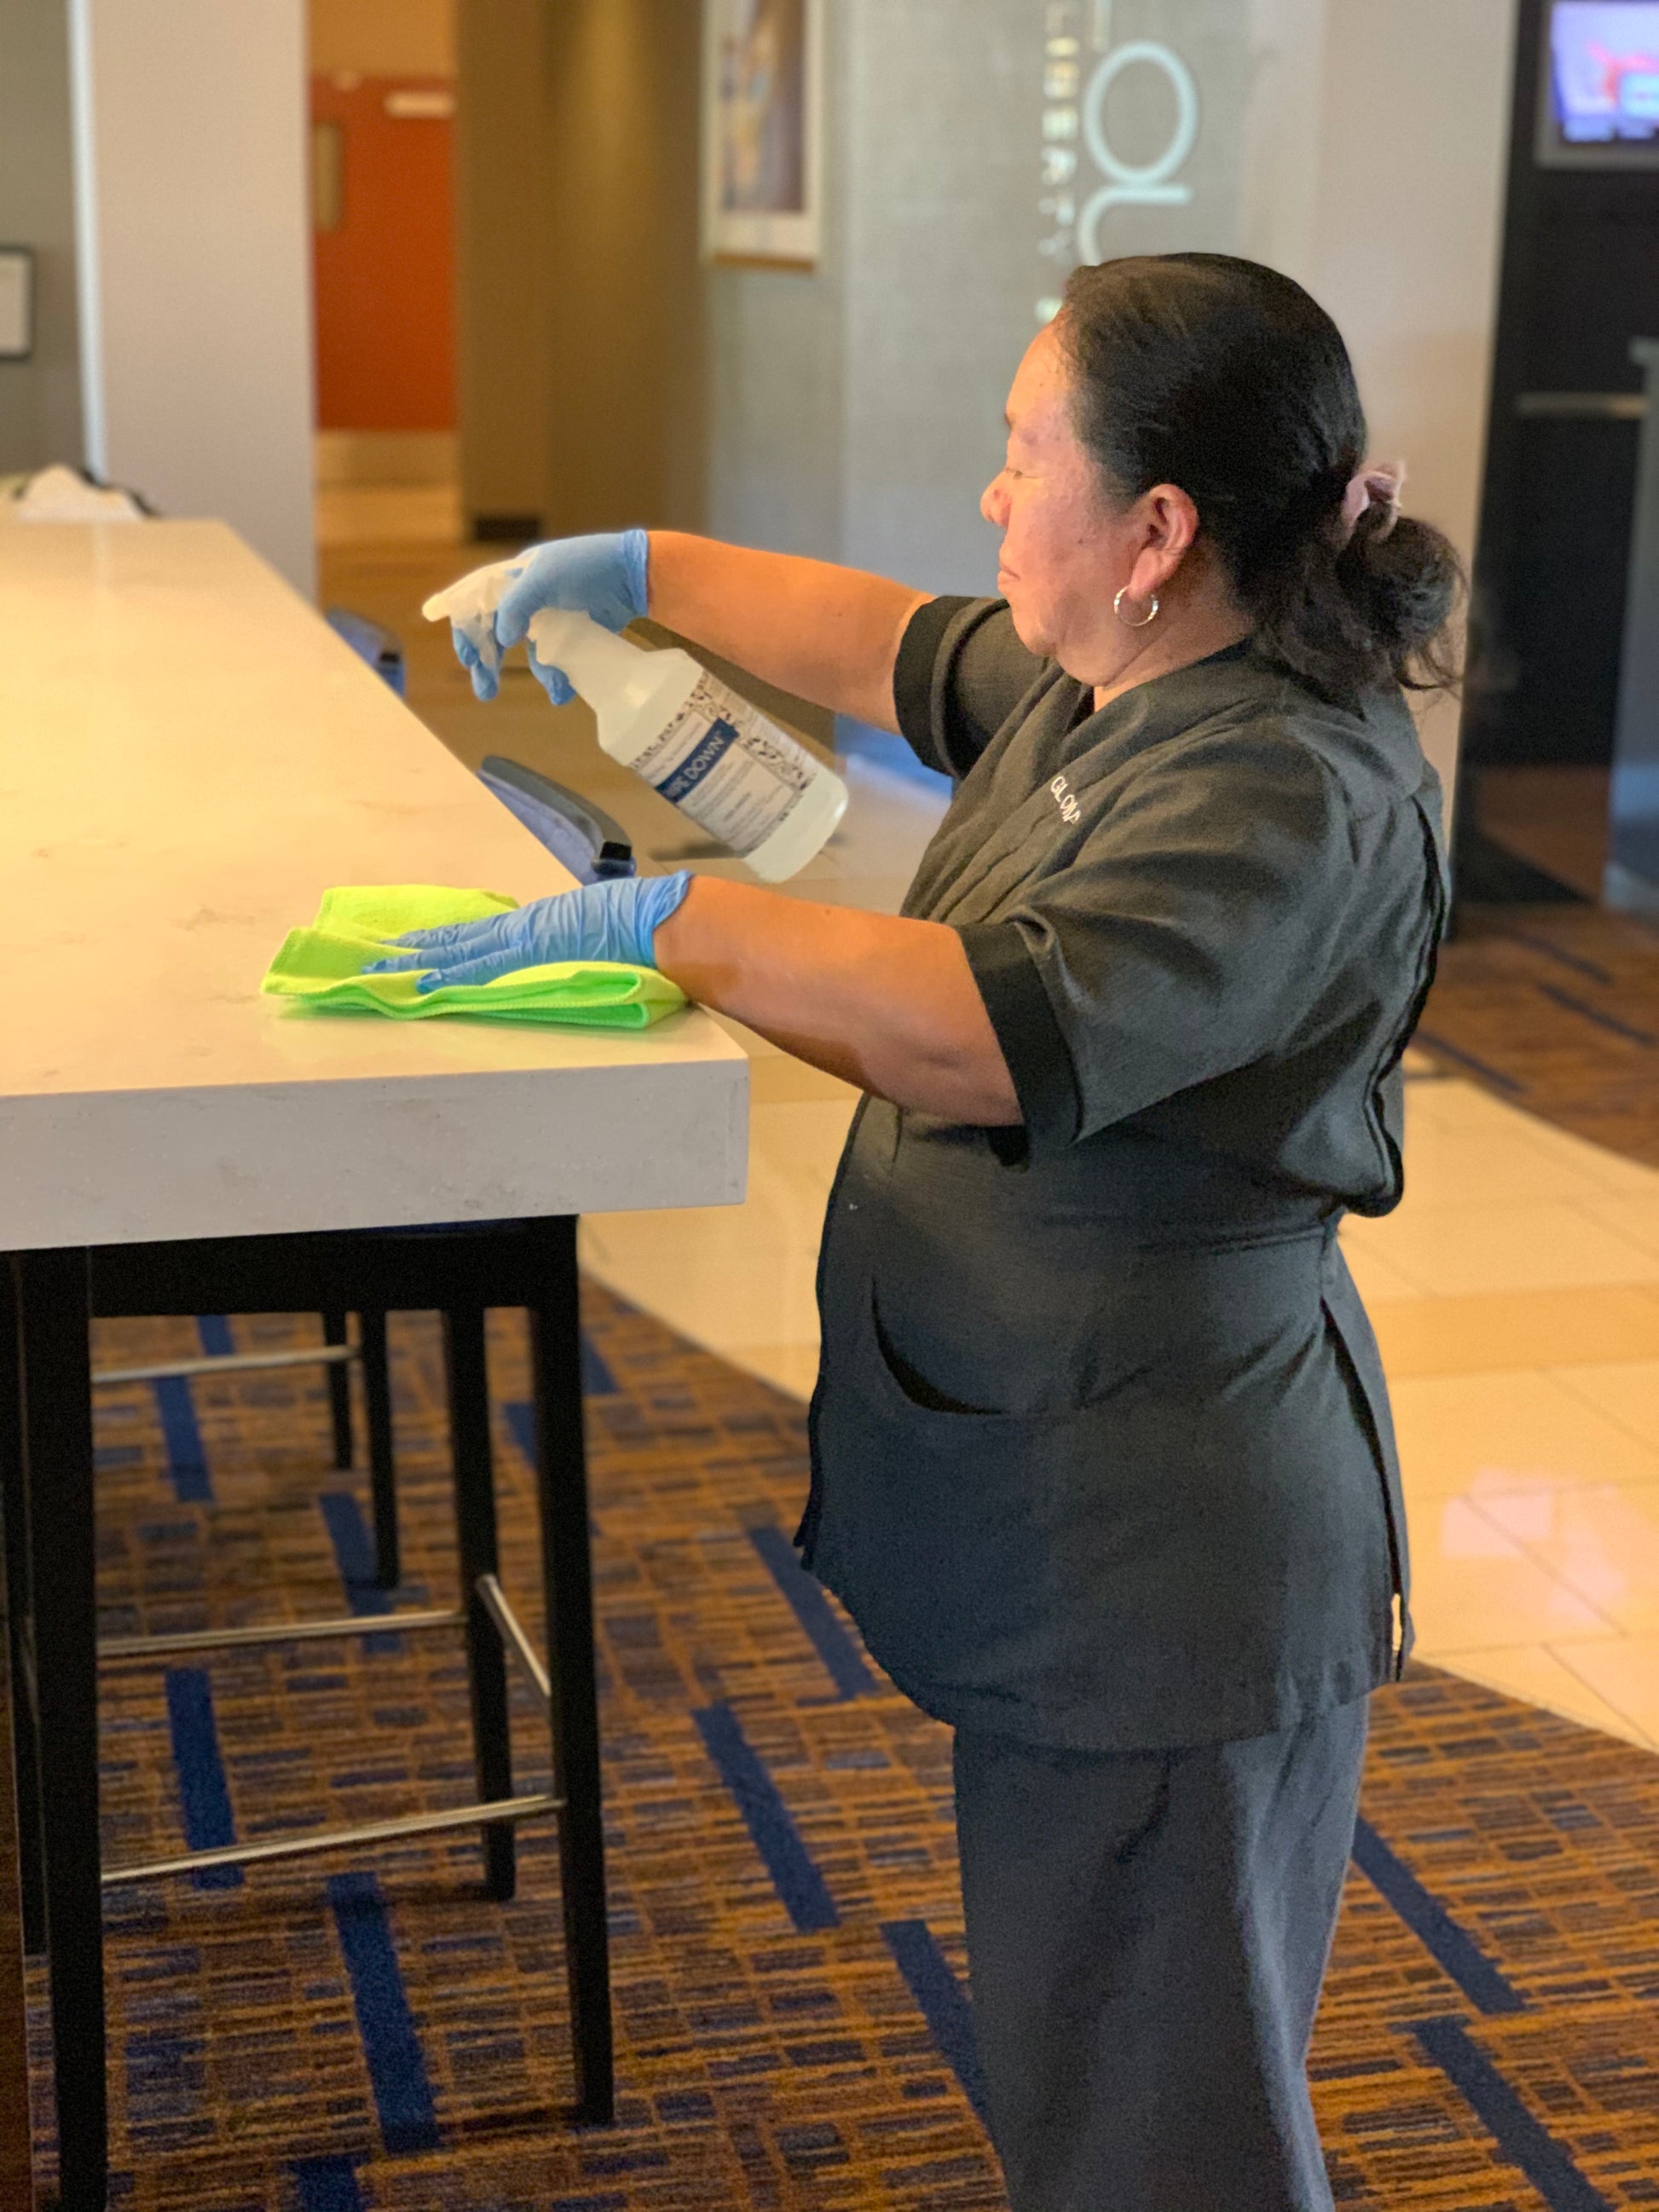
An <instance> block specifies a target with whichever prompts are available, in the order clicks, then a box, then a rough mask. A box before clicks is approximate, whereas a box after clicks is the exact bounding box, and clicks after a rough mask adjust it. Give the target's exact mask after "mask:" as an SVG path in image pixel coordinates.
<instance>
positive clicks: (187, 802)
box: [0, 521, 747, 1250]
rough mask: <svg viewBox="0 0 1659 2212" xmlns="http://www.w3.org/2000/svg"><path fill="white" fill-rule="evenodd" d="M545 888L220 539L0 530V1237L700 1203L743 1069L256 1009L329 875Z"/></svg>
mask: <svg viewBox="0 0 1659 2212" xmlns="http://www.w3.org/2000/svg"><path fill="white" fill-rule="evenodd" d="M568 881H569V878H568V876H566V874H565V872H564V871H563V870H562V868H561V866H559V864H558V862H557V861H556V860H554V859H553V858H552V856H551V855H550V854H548V853H546V852H544V850H543V848H541V847H540V846H539V845H538V843H537V842H535V840H534V839H533V838H532V836H530V835H529V833H528V832H527V831H526V830H525V829H521V828H520V825H519V824H518V823H516V822H515V821H514V820H513V817H511V816H510V815H509V814H508V813H507V811H506V809H505V808H504V807H502V806H501V805H499V804H498V803H497V801H496V800H495V799H493V798H491V797H490V795H489V793H488V792H486V791H485V789H484V788H483V786H482V785H481V784H480V783H478V782H477V780H476V779H475V778H474V777H473V776H472V775H471V773H470V772H469V771H468V770H467V769H465V768H464V767H462V766H461V764H460V763H459V762H458V761H456V760H455V759H454V758H453V756H452V755H451V754H450V753H448V752H447V750H445V748H444V746H443V745H442V744H441V743H440V742H439V740H438V739H437V738H435V737H433V736H432V735H431V734H430V732H428V731H427V730H426V729H425V728H424V727H423V726H422V724H421V723H419V722H418V721H417V720H416V719H415V717H414V716H413V715H412V714H410V712H409V711H408V709H407V708H405V707H404V706H403V705H402V704H401V703H400V702H398V699H396V698H395V697H394V696H393V695H392V692H391V690H389V689H388V688H387V687H386V684H384V683H383V682H382V681H381V680H380V678H379V677H377V676H376V675H375V674H374V671H372V670H371V669H369V668H368V666H367V665H365V664H364V663H363V662H362V661H361V660H359V659H357V658H356V655H355V654H354V653H352V652H351V651H350V650H349V647H346V646H345V645H344V644H343V643H342V642H341V641H340V640H339V639H337V637H336V636H335V635H333V633H332V632H331V630H330V629H328V628H327V626H326V625H325V623H324V622H323V621H322V619H321V617H319V615H318V614H317V613H316V612H315V611H314V610H313V609H312V608H310V607H308V606H307V605H306V604H305V603H304V602H303V601H302V600H301V599H299V598H298V597H297V596H296V595H295V593H294V592H292V591H291V590H290V589H289V587H288V586H287V585H286V584H284V583H283V581H282V580H280V579H279V578H278V577H277V576H276V574H274V573H273V572H272V571H271V570H270V569H269V568H266V567H265V566H264V563H263V562H260V561H259V560H258V558H257V557H256V556H254V555H253V554H252V552H250V551H249V550H248V549H247V548H246V546H245V545H244V544H242V543H241V541H240V539H238V538H236V537H235V536H234V534H233V532H230V531H229V530H228V529H227V528H226V527H225V526H223V525H222V524H218V523H213V522H165V521H163V522H146V523H142V524H133V523H125V524H121V523H112V524H89V525H84V526H81V525H73V526H71V525H64V526H59V525H52V524H32V525H29V526H27V527H25V526H18V527H17V528H15V529H12V530H7V531H4V532H0V1250H8V1249H9V1250H18V1249H27V1248H36V1247H42V1246H50V1245H64V1244H82V1243H125V1242H132V1241H142V1240H146V1239H150V1238H155V1237H210V1236H240V1235H259V1234H269V1233H272V1232H276V1231H283V1230H302V1229H325V1228H351V1227H372V1226H376V1225H390V1224H393V1223H398V1222H432V1221H461V1220H468V1219H477V1220H487V1219H493V1218H507V1217H510V1216H513V1215H519V1214H545V1213H574V1212H589V1211H606V1212H611V1211H617V1210H620V1209H624V1208H629V1207H634V1206H677V1205H685V1206H707V1205H717V1204H721V1203H726V1202H732V1201H735V1200H738V1199H740V1198H741V1197H742V1195H743V1188H744V1151H745V1144H746V1133H747V1115H746V1099H747V1061H746V1060H745V1058H744V1054H743V1051H742V1049H741V1048H740V1047H739V1046H738V1044H736V1043H735V1042H733V1041H732V1039H731V1038H730V1037H729V1036H726V1034H725V1032H724V1031H723V1030H720V1028H719V1027H718V1025H717V1024H714V1022H712V1021H710V1020H709V1019H708V1017H707V1016H705V1015H703V1014H702V1013H700V1012H696V1011H688V1012H685V1013H683V1014H679V1015H676V1016H674V1017H672V1018H671V1019H670V1020H669V1021H667V1022H665V1023H663V1024H660V1025H659V1027H657V1028H655V1029H653V1030H646V1031H643V1032H640V1033H625V1034H619V1033H617V1032H605V1031H599V1030H568V1031H549V1030H541V1029H532V1028H529V1027H524V1028H510V1027H505V1026H499V1027H498V1026H495V1025H491V1024H484V1023H482V1022H467V1021H465V1020H459V1019H458V1020H441V1021H427V1022H421V1023H394V1022H391V1021H386V1020H385V1019H382V1018H377V1017H374V1016H362V1017H349V1016H328V1017H317V1016H310V1017H307V1015H306V1014H304V1013H303V1012H298V1011H296V1010H295V1008H294V1007H293V1006H291V1004H289V1003H287V1002H284V1001H283V1000H277V999H272V998H265V997H262V996H261V994H260V991H259V981H260V978H261V976H262V975H264V970H265V968H266V966H267V965H268V963H269V962H270V957H271V955H272V954H273V953H274V952H275V951H276V947H277V946H278V945H279V944H280V943H281V942H282V939H283V935H284V934H285V933H286V932H287V931H288V930H289V929H290V928H292V927H296V926H297V925H299V924H301V923H305V922H308V921H310V920H311V919H312V917H313V914H314V913H315V911H316V907H317V902H318V899H319V896H320V894H321V893H322V892H323V890H325V889H326V888H327V887H328V886H329V885H331V884H351V883H357V884H374V883H422V882H424V883H434V884H458V885H465V886H469V887H471V886H481V887H484V888H487V889H489V890H498V891H505V892H508V893H510V894H511V895H512V896H514V897H516V898H519V899H520V900H524V899H530V898H533V897H536V896H539V895H541V894H542V893H544V892H546V891H550V890H558V889H560V888H562V886H564V885H565V884H568Z"/></svg>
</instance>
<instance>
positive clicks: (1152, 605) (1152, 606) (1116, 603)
mask: <svg viewBox="0 0 1659 2212" xmlns="http://www.w3.org/2000/svg"><path fill="white" fill-rule="evenodd" d="M1128 596H1129V586H1127V584H1126V585H1125V586H1123V589H1122V590H1121V592H1119V593H1118V595H1117V597H1116V598H1115V599H1114V600H1113V601H1112V612H1113V613H1114V614H1115V616H1116V617H1117V618H1118V620H1119V621H1120V622H1121V623H1123V627H1124V629H1146V626H1147V624H1148V623H1155V622H1156V621H1157V620H1158V593H1157V592H1153V593H1152V598H1151V599H1149V600H1148V601H1147V604H1146V613H1145V614H1144V615H1143V616H1142V617H1141V618H1140V620H1139V622H1138V623H1132V622H1124V621H1123V602H1124V601H1125V599H1127V598H1128Z"/></svg>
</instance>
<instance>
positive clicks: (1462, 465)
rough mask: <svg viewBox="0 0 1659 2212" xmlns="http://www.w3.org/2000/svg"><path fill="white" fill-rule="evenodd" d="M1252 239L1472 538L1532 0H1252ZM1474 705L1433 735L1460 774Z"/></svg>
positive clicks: (1429, 735) (1437, 503)
mask: <svg viewBox="0 0 1659 2212" xmlns="http://www.w3.org/2000/svg"><path fill="white" fill-rule="evenodd" d="M1256 14H1257V28H1258V33H1259V39H1260V48H1259V52H1258V70H1257V78H1256V94H1255V99H1256V112H1255V118H1254V123H1255V138H1254V141H1253V153H1252V161H1251V165H1250V170H1249V179H1248V182H1247V191H1246V212H1247V222H1246V226H1245V246H1244V250H1245V252H1250V253H1255V254H1257V255H1259V256H1260V258H1262V259H1264V260H1268V261H1273V262H1276V263H1277V264H1279V266H1280V267H1281V268H1284V269H1286V270H1289V271H1290V273H1291V275H1292V276H1297V277H1299V278H1300V279H1301V281H1302V282H1303V283H1305V284H1307V285H1308V287H1309V288H1310V290H1312V291H1313V292H1314V293H1315V294H1316V296H1317V297H1318V298H1319V299H1320V300H1321V301H1322V302H1323V303H1324V305H1325V306H1326V307H1328V308H1329V309H1330V311H1331V313H1332V314H1333V315H1334V316H1335V318H1336V319H1337V322H1338V323H1339V324H1340V325H1341V328H1342V331H1343V333H1344V335H1345V336H1346V338H1347V340H1348V343H1349V345H1350V347H1351V348H1352V352H1353V356H1354V363H1355V367H1356V368H1357V370H1358V375H1359V383H1360V389H1361V392H1362V393H1363V395H1364V401H1365V408H1366V412H1367V414H1368V415H1369V416H1370V424H1371V436H1372V447H1373V450H1374V452H1375V453H1376V454H1377V455H1378V456H1379V457H1383V458H1387V459H1395V458H1398V457H1403V458H1404V459H1406V460H1407V463H1408V465H1409V467H1410V477H1411V480H1410V483H1409V486H1408V488H1407V505H1408V506H1409V507H1411V508H1412V510H1413V512H1414V513H1419V514H1422V515H1424V516H1425V517H1427V518H1428V520H1431V521H1433V522H1436V523H1438V524H1439V526H1441V528H1442V529H1443V530H1445V531H1447V532H1449V534H1450V536H1451V537H1452V538H1453V539H1454V541H1455V544H1457V546H1458V548H1459V550H1460V551H1461V552H1462V554H1463V556H1464V557H1465V559H1466V560H1468V558H1469V557H1470V556H1472V555H1473V552H1474V534H1475V525H1476V519H1477V513H1478V507H1479V501H1480V477H1481V471H1482V467H1483V463H1484V456H1485V447H1486V405H1487V390H1488V385H1489V382H1490V379H1491V374H1492V339H1493V333H1494V329H1495V325H1496V319H1497V307H1498V254H1499V249H1500V246H1501V242H1502V235H1503V220H1504V178H1505V168H1506V161H1507V155H1508V139H1509V118H1510V97H1511V85H1512V78H1513V68H1514V47H1515V37H1516V0H1387V4H1386V5H1379V4H1378V0H1256ZM1458 715H1459V708H1458V706H1457V702H1455V700H1448V699H1440V700H1437V701H1436V702H1433V703H1431V705H1429V706H1428V707H1427V708H1426V709H1425V713H1424V714H1423V716H1422V718H1421V720H1422V726H1423V733H1424V740H1425V745H1426V746H1427V748H1428V750H1429V751H1430V753H1431V757H1433V759H1434V760H1435V762H1436V764H1437V767H1438V768H1439V769H1440V770H1441V773H1442V775H1443V776H1444V777H1445V779H1446V781H1447V784H1448V788H1449V787H1450V781H1451V772H1452V769H1453V768H1454V766H1455V757H1456V741H1457V722H1458Z"/></svg>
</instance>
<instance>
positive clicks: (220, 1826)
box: [167, 1667, 242, 1889]
mask: <svg viewBox="0 0 1659 2212" xmlns="http://www.w3.org/2000/svg"><path fill="white" fill-rule="evenodd" d="M167 1727H168V1729H169V1731H170V1732H171V1734H172V1737H173V1766H174V1768H175V1770H176V1771H177V1773H178V1776H179V1803H180V1805H181V1806H182V1808H183V1809H184V1816H185V1842H186V1843H187V1844H189V1845H190V1848H191V1850H193V1851H211V1850H221V1849H222V1847H223V1846H224V1845H225V1844H234V1842H235V1840H236V1821H235V1817H234V1814H232V1812H231V1809H230V1785H229V1784H228V1782H227V1780H226V1779H225V1763H224V1760H223V1759H222V1758H221V1757H220V1755H219V1730H218V1728H217V1726H216V1723H215V1721H214V1717H213V1686H212V1685H211V1683H210V1681H209V1680H208V1677H207V1673H206V1670H205V1669H204V1668H201V1667H169V1668H168V1669H167ZM241 1879H242V1869H240V1867H234V1866H231V1867H204V1868H203V1869H202V1870H201V1871H200V1873H198V1874H194V1875H191V1881H193V1882H194V1883H195V1885H196V1887H197V1889H234V1888H235V1887H237V1886H238V1884H239V1883H240V1881H241Z"/></svg>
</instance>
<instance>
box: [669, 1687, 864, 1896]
mask: <svg viewBox="0 0 1659 2212" xmlns="http://www.w3.org/2000/svg"><path fill="white" fill-rule="evenodd" d="M691 1717H692V1719H693V1720H694V1721H696V1724H697V1734H698V1735H700V1736H701V1737H702V1741H703V1747H704V1749H705V1750H706V1751H707V1752H708V1756H709V1757H710V1759H713V1760H714V1764H715V1765H716V1766H717V1767H718V1768H719V1769H720V1778H721V1780H722V1781H723V1782H724V1783H725V1784H726V1788H727V1789H728V1790H730V1791H731V1793H732V1797H733V1798H734V1799H735V1800H736V1802H737V1808H738V1812H739V1813H741V1814H742V1815H743V1820H744V1826H745V1827H746V1828H747V1829H748V1831H749V1833H750V1837H751V1838H753V1841H754V1845H755V1849H756V1850H757V1851H758V1852H759V1853H760V1855H761V1857H762V1858H763V1859H764V1860H765V1862H766V1870H767V1872H768V1873H769V1875H771V1877H772V1887H774V1889H775V1890H776V1891H777V1893H778V1895H779V1897H780V1898H781V1899H782V1900H783V1906H784V1910H785V1911H787V1913H788V1915H789V1917H790V1919H791V1921H792V1922H793V1923H794V1927H795V1929H796V1931H797V1933H798V1934H799V1935H803V1936H805V1935H807V1934H808V1933H810V1932H811V1931H812V1930H814V1929H823V1928H838V1927H840V1925H841V1915H840V1913H838V1912H837V1911H836V1902H835V1899H833V1898H832V1897H831V1896H830V1894H829V1890H828V1889H827V1887H825V1885H824V1880H823V1875H821V1874H820V1873H819V1872H818V1870H817V1867H816V1866H815V1865H814V1864H813V1863H812V1857H811V1853H810V1852H809V1851H808V1850H807V1848H806V1846H805V1844H804V1843H803V1842H802V1841H801V1838H800V1832H799V1829H798V1828H797V1827H796V1826H795V1824H794V1821H793V1820H792V1819H791V1817H790V1814H789V1808H788V1807H787V1805H786V1804H785V1803H784V1802H783V1800H782V1798H781V1796H779V1795H778V1790H777V1785H776V1784H775V1782H774V1781H773V1779H772V1778H771V1776H770V1775H769V1773H768V1772H767V1771H766V1769H765V1767H764V1766H763V1765H762V1764H761V1761H760V1759H759V1758H758V1756H757V1753H756V1752H755V1749H754V1747H753V1746H752V1745H751V1744H750V1741H749V1739H748V1738H747V1736H745V1735H744V1732H743V1729H742V1727H741V1725H740V1724H739V1723H738V1717H737V1715H736V1714H735V1713H734V1712H733V1711H732V1708H731V1706H730V1705H724V1704H722V1705H707V1706H705V1707H704V1708H703V1709H702V1711H700V1712H694V1713H693V1714H692V1716H691Z"/></svg>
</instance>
